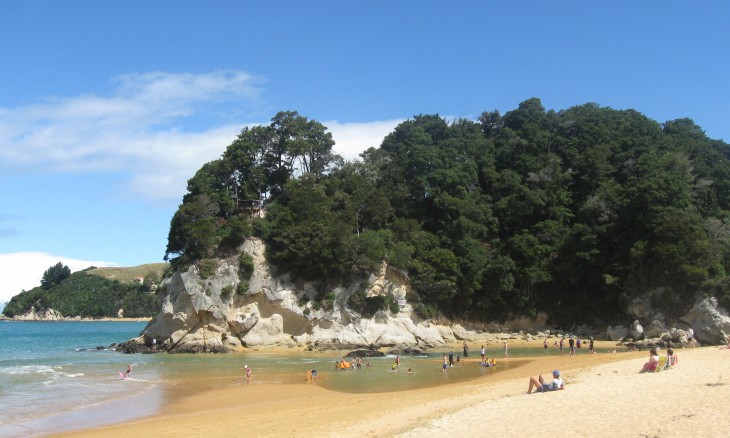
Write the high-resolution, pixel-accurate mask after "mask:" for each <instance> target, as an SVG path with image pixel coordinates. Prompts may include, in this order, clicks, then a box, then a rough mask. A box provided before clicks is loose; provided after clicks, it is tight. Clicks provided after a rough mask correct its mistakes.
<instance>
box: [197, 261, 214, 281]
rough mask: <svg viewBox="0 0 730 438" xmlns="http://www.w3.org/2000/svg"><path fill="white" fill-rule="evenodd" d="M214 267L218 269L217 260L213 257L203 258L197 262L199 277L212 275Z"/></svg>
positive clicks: (204, 277)
mask: <svg viewBox="0 0 730 438" xmlns="http://www.w3.org/2000/svg"><path fill="white" fill-rule="evenodd" d="M216 269H218V262H216V261H215V259H203V260H201V261H200V262H198V273H199V274H200V278H203V279H206V278H210V277H212V276H213V274H215V271H216Z"/></svg>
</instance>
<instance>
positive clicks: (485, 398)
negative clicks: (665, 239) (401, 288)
mask: <svg viewBox="0 0 730 438" xmlns="http://www.w3.org/2000/svg"><path fill="white" fill-rule="evenodd" d="M539 345H541V342H540V343H539V344H538V342H535V344H533V345H532V346H533V347H535V346H539ZM456 347H458V346H456ZM514 348H519V347H514ZM607 348H613V347H612V344H610V343H600V344H599V345H598V348H597V350H598V351H601V353H599V354H595V355H588V354H585V352H584V351H583V352H581V354H579V355H578V356H575V357H569V356H547V357H536V358H534V360H531V361H529V362H526V363H525V365H523V366H519V367H514V368H510V369H509V370H505V371H504V372H500V373H498V374H495V375H494V376H499V378H498V379H489V380H486V379H477V380H472V381H467V382H460V383H454V384H450V385H441V386H436V387H430V388H424V389H418V390H410V391H402V392H390V393H381V394H345V393H339V392H333V391H329V390H326V389H323V388H320V387H319V386H317V384H316V383H315V384H306V383H302V384H289V385H284V384H270V385H264V384H261V385H256V384H251V385H245V384H243V383H242V384H241V385H240V386H237V387H227V388H223V389H216V390H212V391H201V390H200V388H195V384H194V382H191V384H190V385H179V387H180V388H183V389H184V388H188V390H189V391H190V392H189V393H187V392H186V393H179V394H177V395H175V396H174V398H173V399H171V400H169V401H168V402H167V403H166V404H165V406H164V407H163V409H162V412H160V413H159V414H157V415H155V416H153V417H149V418H143V419H139V420H136V421H134V422H129V423H125V424H116V425H112V426H107V427H101V428H96V429H92V430H89V431H75V432H70V433H68V434H64V435H65V436H67V435H73V436H94V437H99V436H101V437H125V438H126V437H130V436H162V437H172V436H176V437H183V436H185V437H190V436H193V437H208V436H247V437H259V436H277V437H281V436H285V437H290V436H291V437H295V436H296V437H310V436H311V437H315V436H316V437H326V436H355V437H363V436H365V437H376V436H377V437H384V436H407V437H431V436H457V437H460V436H480V435H488V436H504V437H515V436H531V437H572V436H575V437H587V436H598V437H601V436H610V437H639V436H647V437H654V436H658V437H665V436H685V437H686V436H702V437H720V436H727V435H728V434H729V432H730V420H729V419H728V418H727V415H726V406H727V404H728V403H730V350H718V349H717V347H707V348H696V349H680V350H678V354H679V364H678V365H677V366H676V367H675V368H673V369H671V370H668V371H662V372H660V373H653V374H639V373H638V371H639V369H641V367H642V365H643V363H644V362H646V359H647V353H646V352H634V353H617V354H610V353H606V352H605V351H606V349H607ZM471 360H475V359H471ZM476 360H478V359H476ZM504 360H510V361H511V360H513V359H502V361H504ZM519 360H520V361H524V358H520V359H519ZM555 368H558V369H560V370H561V371H562V374H563V377H564V378H565V380H566V389H565V390H564V391H556V392H551V393H546V394H531V395H527V394H525V393H526V391H527V386H528V377H530V376H536V375H537V374H539V373H542V374H543V375H545V376H546V377H549V374H550V371H551V370H552V369H555Z"/></svg>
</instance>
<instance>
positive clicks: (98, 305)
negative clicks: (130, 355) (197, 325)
mask: <svg viewBox="0 0 730 438" xmlns="http://www.w3.org/2000/svg"><path fill="white" fill-rule="evenodd" d="M166 266H167V265H166V264H153V265H142V266H139V267H135V268H95V267H90V268H87V269H85V270H83V271H79V272H74V273H73V274H72V273H71V270H70V269H69V268H68V266H64V265H63V264H62V263H60V262H59V263H58V264H56V265H55V266H52V267H50V268H49V269H48V270H46V272H45V273H44V274H43V278H42V279H41V286H39V287H36V288H33V289H31V290H29V291H23V292H21V293H19V294H18V295H16V296H14V297H13V298H12V299H11V300H10V302H8V303H7V305H6V306H5V309H4V310H3V314H4V315H5V316H7V317H10V318H12V317H13V316H16V315H23V314H25V313H27V312H29V311H30V310H31V309H33V310H35V311H36V312H37V313H38V312H42V311H44V310H47V309H54V310H56V311H58V312H60V313H61V314H62V315H63V316H65V317H75V316H80V317H82V318H102V317H117V316H118V311H119V309H123V310H124V316H125V317H129V318H137V317H144V316H151V315H154V314H156V313H157V312H159V310H160V304H159V303H158V302H157V300H156V298H155V294H154V291H153V289H154V287H155V286H156V284H157V283H158V282H159V280H160V274H161V271H162V270H163V269H164V268H165V267H166ZM135 277H136V278H140V279H141V278H142V277H144V280H142V281H141V282H139V283H136V282H135V281H133V280H134V278H135Z"/></svg>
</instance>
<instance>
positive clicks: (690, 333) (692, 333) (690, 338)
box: [687, 327, 695, 347]
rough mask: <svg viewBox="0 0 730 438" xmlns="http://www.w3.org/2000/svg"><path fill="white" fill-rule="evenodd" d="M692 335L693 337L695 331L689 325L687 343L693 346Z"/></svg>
mask: <svg viewBox="0 0 730 438" xmlns="http://www.w3.org/2000/svg"><path fill="white" fill-rule="evenodd" d="M694 337H695V331H694V330H692V327H690V328H689V330H687V344H689V346H690V347H694V346H695V341H694Z"/></svg>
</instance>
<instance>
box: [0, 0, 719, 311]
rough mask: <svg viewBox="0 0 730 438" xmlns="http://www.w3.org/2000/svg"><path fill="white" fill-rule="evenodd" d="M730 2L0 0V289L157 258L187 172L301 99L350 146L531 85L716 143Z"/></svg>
mask: <svg viewBox="0 0 730 438" xmlns="http://www.w3.org/2000/svg"><path fill="white" fill-rule="evenodd" d="M729 21H730V2H727V1H725V0H718V1H703V2H686V1H672V0H664V1H652V0H645V1H635V0H631V1H612V2H598V1H579V0H574V1H559V0H555V1H537V0H534V1H488V0H486V1H449V2H446V1H361V2H348V1H311V2H303V1H276V0H272V1H256V2H253V1H214V2H199V1H184V0H177V1H153V2H149V1H124V2H100V1H67V2H60V1H36V0H4V1H2V2H0V59H2V67H0V87H2V89H1V92H0V196H1V197H0V200H1V201H2V202H0V303H2V302H4V301H7V300H9V298H10V297H11V296H13V295H15V294H17V293H18V292H20V291H21V290H22V289H30V288H32V287H35V286H37V285H39V284H40V277H41V275H42V273H43V271H44V270H45V269H47V268H48V267H50V266H51V265H53V264H55V263H57V262H58V261H62V262H64V263H65V264H67V265H68V266H70V267H71V268H72V269H73V270H78V269H83V268H85V267H88V266H91V265H95V266H105V265H115V266H135V265H139V264H143V263H150V262H159V261H162V257H163V255H164V252H165V245H166V241H167V231H168V228H169V223H170V219H171V217H172V215H173V213H174V212H175V210H176V208H177V206H178V204H179V203H180V201H181V199H182V195H183V194H184V193H185V184H186V181H187V179H188V178H190V177H191V176H192V175H193V174H194V172H195V171H196V170H197V169H198V168H199V167H200V166H201V165H202V164H204V163H205V162H207V161H210V160H213V159H216V158H218V157H219V156H220V154H221V153H222V152H223V150H224V149H225V147H226V146H227V145H228V144H229V143H230V142H231V141H232V140H233V138H234V137H235V135H236V134H237V133H238V132H239V131H240V129H241V128H242V127H244V126H246V125H252V124H257V123H267V122H268V121H269V120H270V119H271V117H273V115H274V114H275V113H276V112H278V111H281V110H296V111H299V113H300V114H302V115H304V116H307V117H309V118H312V119H316V120H318V121H320V122H322V123H324V124H325V125H326V126H328V127H329V129H330V131H331V132H332V133H333V135H334V138H335V141H336V142H337V144H336V146H335V149H336V151H338V152H339V153H341V154H343V155H344V156H346V157H347V158H351V159H354V158H356V157H357V155H358V153H359V152H360V151H361V150H363V149H364V148H366V147H369V146H378V145H379V144H380V141H381V140H382V138H383V136H384V135H385V134H387V133H388V132H390V130H392V128H393V127H394V126H395V125H396V124H397V123H399V122H400V121H402V120H404V119H407V118H409V117H412V116H414V115H416V114H436V113H438V114H440V115H442V116H445V117H465V118H473V119H475V118H477V117H478V116H479V114H480V113H481V112H482V111H491V110H494V109H497V110H500V111H501V112H505V111H509V110H511V109H514V108H516V107H517V105H518V104H519V103H520V102H521V101H523V100H526V99H528V98H530V97H538V98H540V99H542V102H543V105H544V106H545V107H546V108H548V109H555V110H560V109H565V108H568V107H570V106H573V105H580V104H583V103H586V102H596V103H598V104H600V105H601V106H608V107H612V108H616V109H629V108H633V109H636V110H638V111H640V112H642V113H644V114H646V115H647V116H649V117H651V118H652V119H655V120H657V121H659V122H664V121H667V120H672V119H676V118H680V117H690V118H692V119H693V120H694V121H695V122H696V123H697V124H699V125H700V126H702V127H703V129H705V131H706V133H707V134H708V136H710V137H711V138H717V139H724V140H725V141H730V123H729V122H730V82H729V81H728V77H729V76H728V71H729V70H730V56H728V47H730V32H728V31H727V23H728V22H729Z"/></svg>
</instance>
